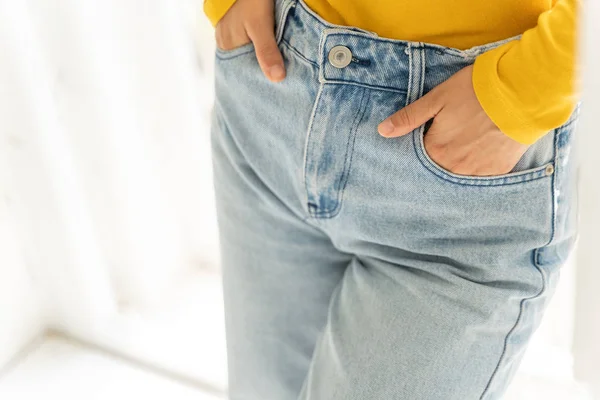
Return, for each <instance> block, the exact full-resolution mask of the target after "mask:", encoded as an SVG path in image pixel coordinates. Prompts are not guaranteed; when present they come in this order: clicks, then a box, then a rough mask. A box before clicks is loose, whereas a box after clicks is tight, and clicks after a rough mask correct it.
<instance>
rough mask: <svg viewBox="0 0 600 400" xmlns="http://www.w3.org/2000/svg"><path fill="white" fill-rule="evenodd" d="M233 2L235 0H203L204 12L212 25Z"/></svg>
mask: <svg viewBox="0 0 600 400" xmlns="http://www.w3.org/2000/svg"><path fill="white" fill-rule="evenodd" d="M233 3H235V0H205V1H204V14H206V16H207V17H208V19H209V20H210V22H211V23H212V25H213V26H216V25H217V23H218V22H219V21H220V20H221V18H223V16H224V15H225V13H227V11H229V9H230V8H231V6H232V5H233Z"/></svg>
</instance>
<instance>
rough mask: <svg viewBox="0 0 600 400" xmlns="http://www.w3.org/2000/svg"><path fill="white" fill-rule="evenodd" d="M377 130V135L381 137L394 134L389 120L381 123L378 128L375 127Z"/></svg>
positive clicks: (392, 125)
mask: <svg viewBox="0 0 600 400" xmlns="http://www.w3.org/2000/svg"><path fill="white" fill-rule="evenodd" d="M377 130H378V131H379V134H380V135H382V136H386V135H389V134H390V133H392V132H394V123H393V122H392V120H391V119H386V120H385V121H383V122H382V123H380V124H379V127H377Z"/></svg>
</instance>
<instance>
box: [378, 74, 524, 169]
mask: <svg viewBox="0 0 600 400" xmlns="http://www.w3.org/2000/svg"><path fill="white" fill-rule="evenodd" d="M472 76H473V66H472V65H471V66H468V67H466V68H463V69H461V70H460V71H458V72H457V73H456V74H454V75H453V76H451V77H450V78H449V79H448V80H447V81H445V82H443V83H441V84H440V85H438V86H437V87H435V88H434V89H432V90H431V91H430V92H429V93H427V94H426V95H425V96H423V97H421V98H420V99H418V100H416V101H415V102H414V103H411V104H409V105H408V106H406V107H404V108H403V109H401V110H400V111H398V112H396V113H395V114H393V115H392V116H390V117H388V118H387V119H386V120H385V121H383V122H382V123H381V124H380V125H379V128H378V129H379V133H380V134H381V135H382V136H385V137H398V136H402V135H406V134H408V133H410V132H411V131H413V130H414V129H416V128H418V127H419V126H421V125H423V124H425V123H426V122H427V121H429V120H431V119H432V118H433V123H432V124H431V127H430V128H429V130H428V131H427V134H426V135H425V137H424V138H423V140H424V144H425V149H426V150H427V154H428V155H429V157H430V158H431V159H432V160H433V161H435V162H436V163H437V164H438V165H440V166H441V167H442V168H444V169H446V170H448V171H450V172H452V173H455V174H458V175H470V176H494V175H503V174H507V173H509V172H510V171H511V170H512V169H513V168H514V167H515V165H516V164H517V163H518V162H519V160H520V159H521V157H522V156H523V154H525V152H526V151H527V148H528V147H529V146H527V145H525V144H521V143H519V142H517V141H516V140H514V139H512V138H510V137H508V136H507V135H505V134H504V133H502V131H501V130H500V129H498V127H497V126H496V125H495V124H494V122H493V121H492V120H491V119H490V118H489V117H488V116H487V114H486V113H485V111H484V110H483V108H482V107H481V104H479V101H478V100H477V96H476V95H475V90H474V89H473V83H472Z"/></svg>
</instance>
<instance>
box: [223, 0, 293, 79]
mask: <svg viewBox="0 0 600 400" xmlns="http://www.w3.org/2000/svg"><path fill="white" fill-rule="evenodd" d="M274 7H275V4H274V1H273V0H237V1H236V2H235V3H234V4H233V5H232V6H231V8H230V9H229V11H227V13H226V14H225V15H224V16H223V18H221V20H220V21H219V22H218V23H217V26H216V28H215V37H216V40H217V46H218V47H219V48H220V49H222V50H225V51H227V50H233V49H235V48H237V47H241V46H243V45H245V44H248V43H250V42H252V43H253V44H254V48H255V50H256V58H257V59H258V63H259V64H260V68H261V69H262V71H263V73H264V74H265V76H266V77H267V78H268V79H269V80H271V81H272V82H279V81H282V80H283V79H284V78H285V67H284V65H283V58H282V57H281V53H280V52H279V48H278V47H277V43H276V41H275V32H274V30H275V16H274V12H275V11H274Z"/></svg>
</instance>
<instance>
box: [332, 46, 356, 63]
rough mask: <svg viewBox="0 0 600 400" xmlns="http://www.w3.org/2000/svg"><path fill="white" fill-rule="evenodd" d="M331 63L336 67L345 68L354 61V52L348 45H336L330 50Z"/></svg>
mask: <svg viewBox="0 0 600 400" xmlns="http://www.w3.org/2000/svg"><path fill="white" fill-rule="evenodd" d="M328 58H329V63H330V64H331V65H333V66H334V67H336V68H345V67H347V66H348V64H350V62H351V61H352V52H351V51H350V49H349V48H347V47H346V46H335V47H334V48H332V49H331V50H330V51H329V57H328Z"/></svg>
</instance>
